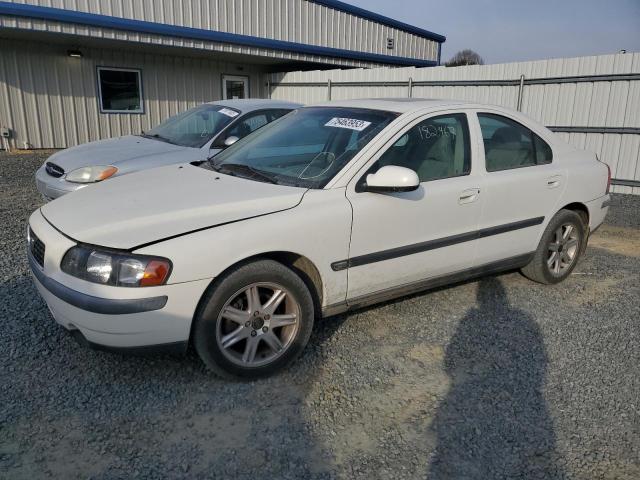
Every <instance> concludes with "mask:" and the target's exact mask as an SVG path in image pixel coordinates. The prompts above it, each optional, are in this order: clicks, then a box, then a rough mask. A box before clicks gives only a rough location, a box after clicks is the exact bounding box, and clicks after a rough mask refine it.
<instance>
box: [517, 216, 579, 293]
mask: <svg viewBox="0 0 640 480" xmlns="http://www.w3.org/2000/svg"><path fill="white" fill-rule="evenodd" d="M569 226H570V227H571V230H570V231H569V233H567V232H568V227H569ZM586 228H587V227H586V226H585V224H584V222H583V220H582V218H581V217H580V215H579V214H577V213H576V212H574V211H572V210H560V211H559V212H558V213H557V214H556V215H555V216H554V217H553V218H552V219H551V221H550V222H549V225H547V228H546V229H545V231H544V233H543V234H542V238H541V239H540V243H539V244H538V248H537V250H536V252H535V254H534V256H533V259H532V260H531V262H529V264H528V265H526V266H525V267H523V268H522V269H521V272H522V274H523V275H524V276H525V277H527V278H529V279H530V280H533V281H534V282H538V283H543V284H546V285H550V284H554V283H559V282H561V281H563V280H564V279H566V278H567V277H568V276H569V275H570V274H571V272H572V271H573V269H574V268H575V267H576V265H577V264H578V260H579V259H580V255H581V254H582V252H583V251H584V247H585V242H586V238H587V235H586ZM560 232H562V236H560ZM565 235H566V236H567V238H566V239H563V237H564V236H565ZM554 253H555V254H556V255H555V256H554ZM552 257H553V258H552ZM569 258H570V260H569Z"/></svg>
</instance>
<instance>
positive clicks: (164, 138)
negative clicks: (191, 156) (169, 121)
mask: <svg viewBox="0 0 640 480" xmlns="http://www.w3.org/2000/svg"><path fill="white" fill-rule="evenodd" d="M140 136H141V137H144V138H153V139H154V140H160V141H161V142H165V143H170V144H171V145H178V144H177V143H174V142H172V141H171V140H169V139H168V138H166V137H163V136H162V135H160V134H158V133H152V134H149V133H143V134H141V135H140Z"/></svg>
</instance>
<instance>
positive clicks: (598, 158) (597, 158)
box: [596, 154, 611, 195]
mask: <svg viewBox="0 0 640 480" xmlns="http://www.w3.org/2000/svg"><path fill="white" fill-rule="evenodd" d="M596 160H597V161H599V162H600V163H604V164H605V166H606V167H607V188H606V189H605V191H604V193H605V195H606V194H608V193H609V190H610V189H611V167H610V166H609V164H608V163H605V162H603V161H602V160H600V157H598V155H597V154H596Z"/></svg>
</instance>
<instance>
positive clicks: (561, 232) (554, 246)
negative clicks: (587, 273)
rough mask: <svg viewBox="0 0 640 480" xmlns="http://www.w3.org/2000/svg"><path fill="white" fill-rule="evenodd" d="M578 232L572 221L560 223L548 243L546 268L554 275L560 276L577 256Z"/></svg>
mask: <svg viewBox="0 0 640 480" xmlns="http://www.w3.org/2000/svg"><path fill="white" fill-rule="evenodd" d="M579 247H580V234H579V232H578V229H577V228H576V226H575V225H574V224H572V223H564V224H562V225H560V226H559V227H558V228H557V229H556V231H555V232H554V233H553V237H552V239H551V242H550V243H549V248H548V255H547V268H548V269H549V272H551V274H552V275H554V276H557V277H558V276H561V275H563V274H564V272H565V271H566V270H567V269H568V268H570V267H571V266H572V265H573V263H574V262H575V261H576V258H577V257H578V250H579Z"/></svg>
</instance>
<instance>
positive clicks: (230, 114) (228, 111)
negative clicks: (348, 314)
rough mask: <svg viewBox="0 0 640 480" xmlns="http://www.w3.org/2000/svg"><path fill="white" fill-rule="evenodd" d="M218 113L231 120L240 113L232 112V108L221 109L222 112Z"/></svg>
mask: <svg viewBox="0 0 640 480" xmlns="http://www.w3.org/2000/svg"><path fill="white" fill-rule="evenodd" d="M218 112H219V113H222V114H223V115H226V116H227V117H231V118H233V117H237V116H238V112H236V111H235V110H231V109H230V108H221V109H220V110H218Z"/></svg>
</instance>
